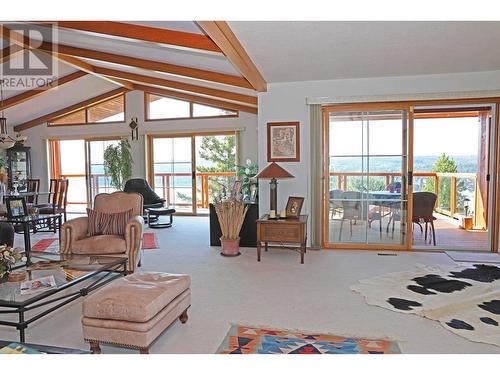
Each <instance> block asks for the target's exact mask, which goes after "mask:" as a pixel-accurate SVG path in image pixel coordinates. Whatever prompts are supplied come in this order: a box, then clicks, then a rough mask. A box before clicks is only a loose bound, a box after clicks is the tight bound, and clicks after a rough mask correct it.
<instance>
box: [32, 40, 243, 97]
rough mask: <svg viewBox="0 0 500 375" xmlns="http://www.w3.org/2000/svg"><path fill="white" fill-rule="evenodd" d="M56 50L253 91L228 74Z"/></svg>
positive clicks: (72, 49)
mask: <svg viewBox="0 0 500 375" xmlns="http://www.w3.org/2000/svg"><path fill="white" fill-rule="evenodd" d="M39 48H40V49H43V50H46V51H53V50H54V46H53V45H52V44H50V43H47V42H46V43H43V44H42V45H41V46H40V47H39ZM56 48H57V52H58V53H59V54H62V55H68V56H73V57H80V58H86V59H91V60H96V61H102V62H108V63H113V64H120V65H125V66H132V67H134V68H140V69H146V70H154V71H156V72H162V73H168V74H174V75H177V76H182V77H188V78H195V79H200V80H204V81H209V82H216V83H222V84H224V85H229V86H235V87H241V88H246V89H252V90H253V87H252V85H251V84H250V83H249V82H248V81H247V80H246V79H245V78H243V77H238V76H233V75H230V74H224V73H217V72H212V71H209V70H203V69H197V68H188V67H185V66H180V65H174V64H168V63H164V62H159V61H151V60H145V59H140V58H136V57H130V56H123V55H117V54H113V53H108V52H102V51H96V50H90V49H85V48H79V47H73V46H67V45H61V44H59V45H57V46H56Z"/></svg>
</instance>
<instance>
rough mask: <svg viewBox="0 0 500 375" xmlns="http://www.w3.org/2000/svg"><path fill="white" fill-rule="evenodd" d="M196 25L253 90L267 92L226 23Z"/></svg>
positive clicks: (211, 22) (201, 22)
mask: <svg viewBox="0 0 500 375" xmlns="http://www.w3.org/2000/svg"><path fill="white" fill-rule="evenodd" d="M197 23H198V25H199V26H200V27H201V28H202V29H203V31H205V33H206V34H207V35H208V36H209V37H210V39H212V40H213V41H214V42H215V44H217V45H218V46H219V48H220V49H221V50H222V53H223V54H224V55H225V56H226V57H227V59H228V60H229V61H230V62H231V63H232V64H233V66H234V67H235V68H236V69H237V70H238V71H239V72H240V73H241V75H242V76H243V77H245V78H246V79H247V81H248V82H250V83H251V85H252V86H253V88H254V89H255V90H257V91H260V92H265V91H267V83H266V81H265V80H264V77H262V74H260V72H259V70H258V69H257V67H256V66H255V64H254V63H253V62H252V60H251V59H250V56H248V54H247V52H246V51H245V49H244V48H243V46H242V45H241V43H240V42H239V40H238V38H236V35H234V33H233V31H232V30H231V28H230V27H229V25H228V24H227V22H224V21H197Z"/></svg>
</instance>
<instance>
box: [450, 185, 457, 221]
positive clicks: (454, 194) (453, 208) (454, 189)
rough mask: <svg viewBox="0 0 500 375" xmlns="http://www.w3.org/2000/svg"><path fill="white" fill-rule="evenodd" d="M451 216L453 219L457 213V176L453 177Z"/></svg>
mask: <svg viewBox="0 0 500 375" xmlns="http://www.w3.org/2000/svg"><path fill="white" fill-rule="evenodd" d="M450 190H451V191H450V216H451V217H453V215H455V212H457V178H456V177H455V176H452V177H451V186H450Z"/></svg>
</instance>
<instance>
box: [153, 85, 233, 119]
mask: <svg viewBox="0 0 500 375" xmlns="http://www.w3.org/2000/svg"><path fill="white" fill-rule="evenodd" d="M150 95H155V96H160V97H162V98H167V99H173V100H178V101H181V102H185V103H189V117H165V118H154V119H152V118H150V117H149V96H150ZM194 104H198V105H203V106H205V107H211V108H216V109H222V110H225V111H231V112H234V115H221V116H193V112H194V110H193V107H194ZM236 117H240V111H237V110H233V109H229V108H222V107H214V106H211V105H207V104H203V103H197V102H195V101H191V100H183V99H178V98H174V97H170V96H166V95H160V94H155V93H149V92H145V93H144V121H145V122H154V121H172V120H199V119H201V120H203V119H216V118H219V119H220V118H236Z"/></svg>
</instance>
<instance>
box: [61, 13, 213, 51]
mask: <svg viewBox="0 0 500 375" xmlns="http://www.w3.org/2000/svg"><path fill="white" fill-rule="evenodd" d="M56 25H57V26H58V27H62V28H66V29H72V30H79V31H85V32H90V33H95V34H101V35H108V36H113V37H119V38H126V39H133V40H142V41H146V42H152V43H158V44H165V45H169V46H172V47H175V48H181V49H189V50H198V51H204V52H211V53H222V51H221V49H220V48H219V47H218V46H217V45H216V44H215V43H214V42H213V41H212V40H211V39H210V38H209V37H207V36H206V35H204V34H196V33H188V32H184V31H176V30H169V29H163V28H157V27H151V26H143V25H135V24H130V23H123V22H111V21H58V22H57V23H56Z"/></svg>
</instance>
